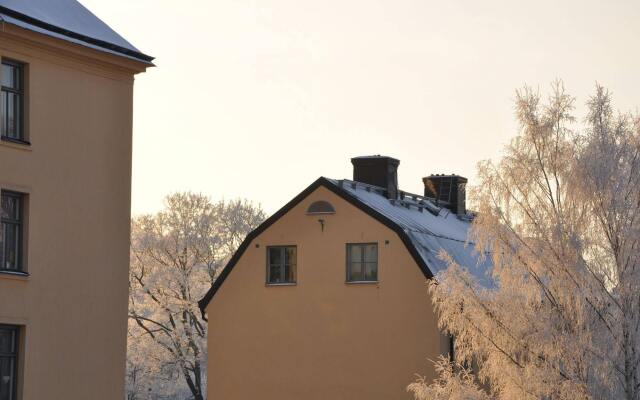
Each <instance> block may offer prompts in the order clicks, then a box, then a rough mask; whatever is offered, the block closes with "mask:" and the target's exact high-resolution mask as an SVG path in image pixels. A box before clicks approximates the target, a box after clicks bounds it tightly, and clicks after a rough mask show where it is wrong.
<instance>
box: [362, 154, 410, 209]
mask: <svg viewBox="0 0 640 400" xmlns="http://www.w3.org/2000/svg"><path fill="white" fill-rule="evenodd" d="M351 164H353V180H354V181H356V182H362V183H367V184H369V185H374V186H379V187H381V188H384V189H385V190H386V193H387V198H389V199H396V198H398V165H400V160H396V159H395V158H391V157H386V156H381V155H376V156H363V157H354V158H352V159H351Z"/></svg>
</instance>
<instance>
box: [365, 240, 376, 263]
mask: <svg viewBox="0 0 640 400" xmlns="http://www.w3.org/2000/svg"><path fill="white" fill-rule="evenodd" d="M364 261H366V262H377V261H378V245H377V244H367V245H365V252H364Z"/></svg>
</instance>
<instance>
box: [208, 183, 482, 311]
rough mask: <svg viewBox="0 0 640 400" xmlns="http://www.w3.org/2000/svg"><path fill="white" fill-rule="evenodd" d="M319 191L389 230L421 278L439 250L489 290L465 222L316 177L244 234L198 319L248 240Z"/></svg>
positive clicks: (438, 264)
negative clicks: (400, 242)
mask: <svg viewBox="0 0 640 400" xmlns="http://www.w3.org/2000/svg"><path fill="white" fill-rule="evenodd" d="M321 186H322V187H325V188H327V189H329V190H330V191H332V192H333V193H335V194H336V195H338V196H340V197H341V198H342V199H344V200H346V201H347V202H349V203H351V204H352V205H354V206H356V207H357V208H359V209H360V210H362V211H364V212H365V213H367V214H368V215H370V216H371V217H372V218H374V219H376V220H377V221H379V222H381V223H383V224H384V225H386V226H387V227H388V228H389V229H391V230H392V231H394V232H395V233H396V234H397V235H398V237H399V238H400V239H401V240H402V243H403V244H404V245H405V246H406V248H407V250H408V251H409V253H410V254H411V256H412V257H413V259H414V261H415V262H416V264H417V266H418V267H419V268H420V270H421V271H422V273H423V274H424V276H425V277H426V278H427V279H430V278H433V277H434V276H435V275H437V273H438V272H440V271H442V270H443V269H445V268H446V266H447V265H446V263H445V262H444V261H442V260H440V258H439V257H438V254H439V253H440V251H442V250H444V251H446V252H447V253H448V254H449V255H451V256H452V257H453V259H454V260H455V261H456V262H457V263H458V264H460V265H462V266H465V267H468V268H470V269H471V268H472V267H476V268H473V269H472V270H470V272H472V273H474V275H475V276H476V277H477V278H478V279H479V281H480V282H482V283H484V284H486V285H491V283H490V282H489V278H488V276H487V275H486V272H487V270H488V269H489V268H490V264H489V261H488V259H484V258H482V257H479V254H478V253H477V252H476V251H475V249H474V247H473V245H471V244H468V243H467V234H468V230H469V228H470V226H471V219H470V218H469V217H462V218H460V217H458V216H456V215H455V214H452V213H450V212H449V211H448V210H447V209H441V208H440V207H437V206H436V205H434V204H433V203H432V202H431V201H430V200H429V199H426V198H424V197H422V196H418V195H413V194H407V193H405V192H401V193H400V198H399V199H397V200H389V199H387V197H386V196H385V195H384V189H382V188H378V187H375V186H371V185H367V184H364V183H360V182H353V181H348V180H333V179H327V178H319V179H318V180H316V181H315V182H314V183H312V184H311V185H310V186H309V187H307V188H306V189H305V190H304V191H302V193H300V194H299V195H297V196H296V197H295V198H294V199H293V200H291V201H290V202H289V203H287V204H286V205H285V206H284V207H282V208H281V209H280V210H279V211H278V212H276V213H275V214H274V215H272V216H271V217H270V218H268V219H267V220H266V221H264V222H263V223H262V224H261V225H260V226H259V227H258V228H256V229H255V230H254V231H252V232H251V233H249V235H247V237H246V238H245V240H244V241H243V242H242V244H241V245H240V247H239V248H238V251H236V253H235V254H234V255H233V257H232V258H231V260H229V262H228V263H227V265H226V266H225V268H224V269H223V270H222V272H221V273H220V276H218V278H217V279H216V281H215V282H214V283H213V286H212V287H211V289H210V290H209V291H208V292H207V294H206V295H205V296H204V297H203V298H202V299H201V300H200V301H199V302H198V305H199V306H200V310H201V311H202V315H203V316H204V310H205V308H206V307H207V305H208V304H209V302H210V301H211V299H212V298H213V296H214V295H215V294H216V292H217V291H218V289H220V287H221V286H222V284H223V283H224V281H225V279H226V278H227V276H229V274H230V273H231V271H232V270H233V267H234V266H235V265H236V263H237V262H238V260H239V259H240V257H242V254H243V253H244V251H245V250H246V249H247V247H248V246H249V244H250V243H251V241H252V240H253V239H255V238H256V237H257V236H258V235H260V233H262V232H264V231H265V230H266V229H267V228H269V227H270V226H271V225H272V224H273V223H274V222H276V221H277V220H278V219H279V218H280V217H282V216H283V215H284V214H286V213H287V212H289V210H291V209H292V208H293V207H295V206H296V205H297V204H298V203H300V202H301V201H302V200H304V199H305V198H306V197H307V196H308V195H309V194H311V193H312V192H313V191H315V190H316V189H317V188H319V187H321Z"/></svg>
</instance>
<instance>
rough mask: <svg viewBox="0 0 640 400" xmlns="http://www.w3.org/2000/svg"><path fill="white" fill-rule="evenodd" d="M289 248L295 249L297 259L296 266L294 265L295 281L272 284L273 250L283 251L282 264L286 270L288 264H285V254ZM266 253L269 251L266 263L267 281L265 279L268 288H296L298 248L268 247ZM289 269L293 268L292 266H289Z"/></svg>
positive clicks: (294, 246) (287, 246) (292, 246)
mask: <svg viewBox="0 0 640 400" xmlns="http://www.w3.org/2000/svg"><path fill="white" fill-rule="evenodd" d="M289 248H293V249H295V253H296V259H295V264H293V268H294V272H293V276H294V280H293V281H283V282H272V281H271V250H272V249H279V250H282V254H281V257H282V262H281V264H280V267H281V268H284V267H286V266H287V263H286V262H285V257H284V255H285V252H286V249H289ZM266 251H267V256H266V261H267V271H266V279H265V284H266V285H267V286H294V285H297V284H298V246H296V245H276V246H266ZM289 268H291V264H290V265H289Z"/></svg>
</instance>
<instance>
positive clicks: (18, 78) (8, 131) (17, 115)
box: [0, 59, 25, 142]
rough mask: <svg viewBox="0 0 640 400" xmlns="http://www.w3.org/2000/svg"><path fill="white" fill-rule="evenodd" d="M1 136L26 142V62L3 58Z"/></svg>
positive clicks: (0, 78) (0, 96)
mask: <svg viewBox="0 0 640 400" xmlns="http://www.w3.org/2000/svg"><path fill="white" fill-rule="evenodd" d="M0 81H1V82H2V91H1V95H0V136H2V139H5V140H15V141H20V142H24V141H25V137H24V64H21V63H18V62H15V61H9V60H6V59H2V70H0Z"/></svg>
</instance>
